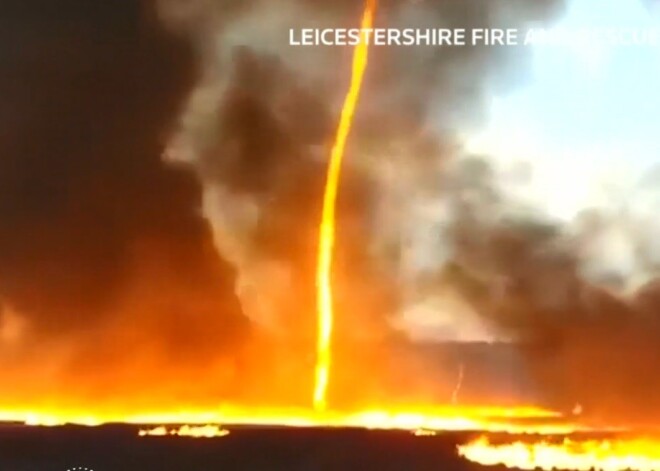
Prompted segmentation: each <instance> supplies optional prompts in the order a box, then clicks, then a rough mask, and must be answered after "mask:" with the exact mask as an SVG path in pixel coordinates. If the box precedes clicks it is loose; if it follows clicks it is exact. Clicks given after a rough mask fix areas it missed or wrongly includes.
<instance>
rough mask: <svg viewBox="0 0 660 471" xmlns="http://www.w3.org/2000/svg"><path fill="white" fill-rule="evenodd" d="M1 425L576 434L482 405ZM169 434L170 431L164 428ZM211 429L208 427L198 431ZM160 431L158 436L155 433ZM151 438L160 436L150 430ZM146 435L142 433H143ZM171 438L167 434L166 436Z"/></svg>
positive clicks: (37, 417)
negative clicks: (264, 427) (128, 424)
mask: <svg viewBox="0 0 660 471" xmlns="http://www.w3.org/2000/svg"><path fill="white" fill-rule="evenodd" d="M0 421H12V422H23V423H26V424H29V425H41V426H46V425H48V426H53V425H62V424H66V423H74V424H81V425H90V426H91V425H101V424H103V423H109V422H115V423H116V422H123V423H132V424H138V425H139V424H143V425H144V424H153V425H157V426H163V424H188V425H197V426H219V425H221V424H223V425H266V426H270V425H276V426H287V427H361V428H367V429H374V430H408V431H411V432H415V431H420V430H423V431H424V433H426V432H430V431H443V430H447V431H456V430H484V431H490V432H509V433H538V434H548V435H555V434H566V433H570V432H573V431H575V430H581V429H583V427H580V426H579V425H577V424H574V423H571V422H569V421H566V420H564V418H563V417H561V416H559V415H557V414H555V413H553V412H549V411H545V410H542V409H537V408H534V407H517V408H500V407H487V406H484V407H481V406H460V407H456V406H429V407H412V406H411V407H409V408H405V409H404V408H402V409H394V410H392V409H390V408H372V409H367V410H362V411H344V412H340V411H326V412H322V413H320V412H318V411H313V410H310V409H304V408H242V407H229V406H228V407H223V408H220V409H218V410H216V411H213V412H209V411H198V410H187V411H186V410H182V411H178V412H151V413H140V414H134V413H133V414H131V413H123V414H122V413H119V412H116V413H107V414H106V415H104V416H94V417H90V416H87V415H85V414H82V413H78V412H76V411H66V412H65V411H62V410H58V411H56V412H42V413H35V412H21V411H15V412H11V413H9V412H4V413H3V412H0ZM167 430H170V429H167ZM200 430H210V429H200ZM159 431H160V432H159ZM152 432H153V433H149V435H155V434H158V433H161V432H162V429H160V428H159V427H157V428H156V429H152ZM145 434H146V432H145ZM167 434H169V435H171V433H169V432H168V433H167Z"/></svg>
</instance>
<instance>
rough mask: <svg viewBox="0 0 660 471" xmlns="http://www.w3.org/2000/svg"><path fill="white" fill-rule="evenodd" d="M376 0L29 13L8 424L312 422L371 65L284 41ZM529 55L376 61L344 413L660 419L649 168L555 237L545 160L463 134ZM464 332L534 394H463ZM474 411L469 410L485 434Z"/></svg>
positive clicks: (10, 212) (496, 13)
mask: <svg viewBox="0 0 660 471" xmlns="http://www.w3.org/2000/svg"><path fill="white" fill-rule="evenodd" d="M361 7H362V6H361V5H357V4H356V3H355V2H348V1H345V2H321V3H312V2H306V1H294V0H278V1H273V2H265V1H261V2H257V1H254V2H221V1H217V2H210V1H209V2H207V1H203V0H199V1H190V2H179V1H176V0H163V1H161V2H158V3H157V4H146V3H145V4H138V3H135V2H130V1H127V0H121V1H118V2H113V3H112V4H110V3H108V4H107V5H105V4H104V5H100V6H99V5H94V6H92V5H89V2H83V1H76V0H64V1H63V2H59V5H58V6H57V7H54V6H52V5H50V4H49V3H47V2H43V3H42V2H39V1H36V0H32V1H27V2H26V1H23V2H18V1H9V2H7V5H5V6H4V7H3V8H4V9H5V11H4V14H3V15H2V19H0V22H2V23H3V25H2V29H1V31H2V32H1V33H0V34H1V35H2V36H3V39H5V40H4V41H2V44H4V46H2V48H1V49H0V57H2V64H3V65H2V67H3V68H4V71H3V73H2V74H1V76H0V89H1V90H2V96H3V97H4V100H3V106H2V108H1V110H0V122H2V126H0V128H1V129H2V131H0V151H1V154H0V155H1V156H2V157H0V188H1V190H0V299H1V302H2V311H1V314H0V369H1V371H2V376H3V383H2V386H0V403H1V404H2V407H0V409H3V410H5V411H6V412H5V413H3V414H4V416H5V417H8V418H26V417H27V418H29V417H35V416H36V417H37V418H38V417H39V416H40V415H43V416H46V417H52V418H53V419H54V420H55V421H57V420H70V419H71V418H72V417H76V418H83V419H85V418H87V419H89V421H90V422H98V421H105V420H106V419H107V418H109V417H111V418H112V419H113V420H127V419H128V418H135V417H144V416H145V415H149V414H153V415H158V414H160V415H159V417H160V419H161V420H159V419H155V421H156V422H165V420H162V419H163V418H166V417H176V414H178V413H184V412H190V413H191V417H192V418H194V417H197V419H198V420H197V421H200V422H208V421H209V420H207V418H208V414H211V416H212V417H215V416H213V414H214V413H215V412H216V411H218V410H220V409H221V408H222V407H229V406H228V405H231V407H234V408H238V409H239V410H238V412H235V414H237V415H240V416H242V417H252V418H253V419H254V416H256V419H257V420H259V419H261V420H268V417H259V412H258V411H263V410H270V408H277V409H279V410H292V409H290V408H293V410H300V409H301V408H302V409H304V408H307V407H309V405H310V398H311V391H312V389H313V386H314V383H313V381H314V378H313V372H314V363H315V353H316V352H315V341H316V338H315V332H316V317H315V290H314V274H315V268H316V249H317V246H316V244H317V232H318V222H319V220H320V217H321V200H322V197H323V187H324V177H325V167H326V164H327V156H328V155H329V150H330V147H331V145H332V136H333V132H334V129H335V126H336V116H337V115H338V112H339V110H340V107H341V104H342V100H343V97H344V93H345V91H346V90H345V89H346V86H347V82H348V80H349V65H350V58H351V53H352V51H349V50H344V49H341V48H321V49H318V48H294V47H290V46H288V45H286V40H287V38H288V36H287V35H286V34H285V33H284V32H286V31H288V28H291V27H293V28H296V27H303V26H309V25H310V24H314V25H315V26H316V25H318V26H326V25H327V26H338V25H340V26H353V25H356V24H357V22H358V21H359V17H360V14H361ZM565 8H566V5H563V4H560V3H559V2H551V1H543V2H534V4H533V5H531V4H530V2H514V1H511V0H509V1H507V2H503V1H493V0H490V1H476V0H475V1H462V2H452V1H443V2H437V3H433V4H431V3H430V2H397V1H383V2H382V3H381V4H380V5H379V10H378V16H377V18H376V22H377V23H378V24H382V25H389V26H396V27H404V26H415V27H425V26H429V27H437V26H438V25H443V26H447V27H467V28H469V27H487V26H497V27H506V26H523V25H526V24H535V23H536V22H550V21H553V20H556V19H557V18H560V17H561V16H562V15H563V14H564V13H565ZM15 44H18V45H20V47H14V46H12V45H15ZM531 56H532V53H531V52H530V51H529V50H523V49H519V48H416V49H414V50H411V49H397V48H390V49H385V48H376V49H373V50H372V51H371V56H370V62H369V67H368V70H367V72H366V76H365V81H364V83H363V87H362V93H361V98H360V104H359V107H358V109H357V112H356V115H355V121H354V123H353V130H352V134H351V140H350V141H349V143H348V147H347V151H346V161H345V165H344V169H343V170H344V173H343V176H342V181H341V186H340V193H339V200H338V207H337V220H336V227H337V231H338V233H337V236H338V240H337V245H336V248H335V252H334V261H335V264H334V266H333V283H334V287H335V291H334V293H335V298H334V299H335V327H336V328H335V331H334V337H333V347H334V351H333V370H332V379H331V383H330V385H329V389H328V401H329V404H331V407H333V408H336V409H337V410H350V411H370V410H376V411H381V412H382V411H385V412H387V411H404V412H405V411H406V410H417V411H419V414H420V415H421V416H425V415H432V414H430V412H429V411H430V410H432V407H431V406H430V405H431V404H447V403H450V402H451V401H452V400H454V401H459V402H460V403H463V402H469V403H471V404H479V403H481V404H483V403H486V404H500V405H501V404H502V403H504V404H505V405H508V406H514V405H516V406H520V405H526V404H528V403H534V404H537V405H540V406H543V407H544V408H547V409H553V410H554V409H557V410H562V411H570V410H572V409H574V408H575V406H576V404H579V405H580V407H579V409H580V410H581V413H580V416H581V418H580V420H575V419H574V418H571V421H572V422H573V421H577V422H588V423H598V424H604V425H609V424H616V425H630V424H640V423H643V422H646V423H647V424H649V423H650V424H654V423H657V421H658V417H657V415H658V413H659V411H660V407H659V404H658V397H659V396H658V395H657V393H656V390H657V387H658V384H657V383H658V380H657V378H658V375H657V366H656V365H657V362H658V360H660V347H659V346H658V343H657V338H658V332H659V328H660V318H659V317H658V307H659V303H660V300H659V299H660V298H658V296H659V294H658V285H657V283H656V282H655V276H656V270H657V260H656V258H657V253H658V252H657V248H656V240H658V239H657V238H656V237H655V235H656V229H657V228H656V224H655V223H654V221H653V217H652V215H653V209H655V208H656V207H657V199H656V190H655V187H656V186H657V185H655V184H654V183H655V173H654V172H653V171H649V172H646V173H644V175H643V178H641V180H640V181H639V183H635V185H634V188H633V189H634V190H635V191H634V192H633V193H631V195H632V196H631V197H630V198H628V199H624V201H623V203H621V202H619V201H617V202H616V204H610V202H609V201H606V202H605V203H603V202H602V201H598V202H597V203H598V204H595V203H594V204H592V202H591V201H587V202H583V203H581V204H580V207H578V208H577V209H578V210H579V211H576V212H575V214H571V215H570V217H564V218H558V217H556V214H554V213H553V212H552V211H549V210H548V208H547V207H546V206H544V205H543V204H539V203H538V201H536V200H534V199H533V198H529V197H528V196H529V195H528V194H526V193H525V191H526V190H529V185H532V184H533V182H534V179H533V178H532V176H533V174H534V171H535V170H538V169H537V168H536V167H535V165H536V161H535V160H534V159H529V160H528V161H526V160H524V159H523V161H521V162H518V163H519V165H518V166H517V167H515V168H514V170H516V171H515V172H512V171H508V172H505V171H503V169H502V167H501V165H500V162H499V161H498V160H497V159H495V158H494V157H492V156H491V155H490V154H489V153H488V149H486V150H485V151H482V152H480V153H476V152H474V151H472V150H471V149H470V146H469V145H468V142H466V140H467V139H466V138H465V136H466V135H470V134H471V133H475V134H476V133H477V130H478V129H480V128H481V127H483V126H486V125H487V122H488V104H489V101H490V99H491V97H492V96H494V95H501V94H504V93H505V92H510V91H512V90H516V89H517V88H519V87H522V86H523V85H524V83H525V82H526V80H531V79H530V77H528V73H529V70H530V69H531V62H532V57H531ZM564 162H565V163H564V166H565V168H564V171H565V172H566V174H573V173H577V168H578V167H580V166H579V162H578V161H570V160H569V161H564ZM573 165H575V167H576V168H575V169H574V168H573ZM603 165H605V164H603ZM580 168H581V167H580ZM508 170H510V169H508ZM587 177H589V174H587ZM521 181H522V183H523V184H522V185H520V188H522V189H519V187H518V186H516V185H518V184H519V183H520V182H521ZM589 182H590V181H589V180H588V179H587V180H584V181H578V182H577V183H575V182H573V183H572V184H575V185H589ZM526 184H528V186H525V185H526ZM511 188H515V189H516V190H519V191H510V190H511ZM562 190H564V189H563V188H557V191H562ZM565 191H568V189H566V190H565ZM521 192H522V193H521ZM465 341H489V342H506V343H508V344H510V347H508V348H511V349H512V350H513V352H514V353H513V354H512V356H511V357H510V358H513V360H512V361H513V364H514V365H515V368H513V369H512V371H511V372H510V375H508V376H507V377H506V378H503V379H500V381H505V382H508V383H510V384H513V385H514V387H512V389H513V390H514V391H515V390H518V389H524V391H525V392H524V394H511V395H508V396H507V395H501V396H498V397H493V394H491V390H492V389H493V388H492V384H479V382H478V381H474V380H473V379H471V378H472V374H473V373H471V371H472V370H471V368H470V367H469V366H468V368H467V369H466V371H465V381H464V384H463V385H462V388H461V390H460V392H459V393H458V395H456V394H454V392H455V391H456V386H457V384H456V383H457V379H458V377H459V376H458V375H457V372H458V371H462V370H461V368H462V367H461V365H463V364H467V363H469V361H468V360H466V359H465V358H461V357H457V358H456V361H455V362H454V364H453V365H452V366H451V367H444V366H445V365H446V364H447V362H446V359H447V358H453V355H454V354H453V350H452V349H451V348H450V347H449V346H447V342H465ZM429 344H434V345H436V346H435V347H434V348H428V345H429ZM443 345H445V347H444V348H443ZM429 352H433V353H429ZM438 365H442V366H443V367H442V368H440V367H438ZM475 368H478V367H475ZM460 377H461V378H462V375H461V376H460ZM356 384H359V385H360V386H359V387H356ZM523 385H524V387H523ZM457 398H458V399H457ZM465 405H466V409H459V408H455V409H453V412H450V413H448V414H449V415H450V416H451V415H452V414H454V415H458V416H468V417H467V418H468V419H469V418H470V416H471V415H473V414H474V411H473V409H470V407H469V405H470V404H465ZM392 413H394V412H392ZM443 413H444V414H447V410H444V412H443ZM167 414H173V415H169V416H168V415H167ZM204 414H207V415H206V416H205V415H204ZM265 415H271V416H272V415H276V416H277V414H276V413H268V414H265ZM286 415H287V414H286V413H285V416H286ZM303 415H305V413H303ZM220 418H222V417H220ZM280 418H281V417H280ZM289 418H291V417H289ZM464 418H465V417H464ZM293 419H296V417H295V414H294V417H293ZM37 421H38V420H37ZM174 421H176V420H174ZM390 425H391V423H390ZM413 425H414V426H412V428H415V426H417V425H419V423H415V424H413ZM484 427H485V428H487V426H486V425H484ZM530 427H531V426H530Z"/></svg>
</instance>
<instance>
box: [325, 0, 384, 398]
mask: <svg viewBox="0 0 660 471" xmlns="http://www.w3.org/2000/svg"><path fill="white" fill-rule="evenodd" d="M376 4H377V0H366V3H365V7H364V13H363V14H362V22H361V28H362V31H365V30H368V29H371V28H372V25H373V18H374V13H375V10H376ZM368 50H369V43H368V40H367V39H366V38H365V36H364V35H363V36H362V38H361V40H360V42H359V43H358V44H357V45H356V46H355V51H354V53H353V68H352V76H351V84H350V87H349V89H348V93H347V94H346V99H345V100H344V106H343V107H342V110H341V117H340V119H339V126H338V128H337V134H336V137H335V142H334V144H333V146H332V152H331V154H330V162H329V164H328V173H327V178H326V185H325V192H324V195H323V211H322V216H321V224H320V228H319V245H318V259H317V265H316V297H317V301H316V302H317V306H316V310H317V319H318V325H317V345H316V368H315V378H314V379H315V382H314V408H315V409H316V410H317V411H323V410H325V408H326V405H327V398H326V396H327V389H328V382H329V378H330V366H331V363H332V348H331V341H332V330H333V321H334V314H333V296H332V281H331V273H332V255H333V248H334V243H335V210H336V202H337V191H338V188H339V176H340V172H341V163H342V159H343V156H344V149H345V147H346V140H347V138H348V134H349V132H350V129H351V123H352V121H353V115H354V114H355V108H356V105H357V101H358V98H359V96H360V88H361V86H362V77H363V76H364V72H365V70H366V68H367V56H368Z"/></svg>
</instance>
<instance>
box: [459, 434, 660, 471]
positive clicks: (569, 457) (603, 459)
mask: <svg viewBox="0 0 660 471" xmlns="http://www.w3.org/2000/svg"><path fill="white" fill-rule="evenodd" d="M458 451H459V453H460V454H461V456H463V457H465V458H467V459H468V460H470V461H473V462H475V463H479V464H482V465H486V466H494V465H504V466H506V467H509V468H517V469H530V470H532V469H542V470H554V469H557V470H559V469H565V470H575V471H582V470H596V471H624V470H635V471H658V470H660V438H616V439H609V440H584V441H579V440H572V439H568V438H567V439H564V441H563V442H561V443H551V442H548V441H541V442H535V443H526V442H522V441H518V442H515V443H506V444H493V443H491V442H490V441H489V440H488V438H487V437H481V438H479V439H477V440H476V441H474V442H472V443H470V444H468V445H464V446H459V448H458Z"/></svg>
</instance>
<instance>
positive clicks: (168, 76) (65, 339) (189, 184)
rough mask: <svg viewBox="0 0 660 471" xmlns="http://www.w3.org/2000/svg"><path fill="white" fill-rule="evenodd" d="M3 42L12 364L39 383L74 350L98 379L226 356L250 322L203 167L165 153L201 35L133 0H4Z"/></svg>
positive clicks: (1, 279) (4, 213)
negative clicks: (175, 163) (189, 168)
mask: <svg viewBox="0 0 660 471" xmlns="http://www.w3.org/2000/svg"><path fill="white" fill-rule="evenodd" d="M0 40H1V42H2V47H1V48H0V63H1V64H2V65H1V66H0V67H1V69H2V73H0V96H2V97H3V98H2V101H3V106H2V107H1V109H0V129H1V131H0V155H1V157H0V300H1V301H2V304H3V305H4V306H5V312H9V311H11V312H13V313H16V316H18V318H19V319H20V325H21V326H22V327H21V329H20V335H17V336H16V339H15V340H16V341H15V342H14V343H11V344H9V343H7V344H5V345H3V344H2V343H0V365H4V368H5V369H6V370H7V371H9V365H10V364H11V365H12V366H13V367H15V368H17V370H19V371H21V373H24V375H25V376H27V377H30V376H33V377H34V376H35V375H39V374H40V373H39V372H38V370H35V371H34V372H33V373H32V375H31V370H30V365H31V363H30V361H31V360H30V359H31V358H34V357H39V349H40V348H44V349H46V350H49V351H51V348H52V349H53V350H52V351H53V352H57V351H59V350H58V348H60V346H61V347H62V348H66V351H67V354H66V358H67V360H65V361H63V362H62V363H63V364H60V365H59V366H58V367H57V368H61V369H62V370H63V371H67V370H70V371H71V374H73V375H74V378H77V380H76V381H77V382H78V383H79V384H81V385H82V386H81V388H83V389H84V388H85V387H86V385H87V384H89V385H90V386H93V384H94V382H95V381H96V378H93V379H92V378H90V380H89V381H88V382H86V378H87V376H88V375H89V376H93V375H97V374H99V370H106V369H107V370H108V371H106V372H104V373H103V374H105V375H107V376H108V377H112V374H113V373H112V372H113V371H115V370H117V371H118V373H117V374H118V375H121V371H123V370H124V369H131V368H133V367H135V366H136V364H137V363H136V362H135V359H136V358H141V356H142V355H143V354H145V352H152V353H147V354H153V352H154V351H155V352H161V353H160V356H161V358H163V359H165V361H166V363H168V364H170V365H176V364H177V363H178V362H183V363H186V362H188V361H189V360H194V362H206V363H207V362H210V361H213V360H214V359H216V358H217V357H218V354H219V353H220V352H226V351H227V349H228V348H229V347H230V346H233V345H235V344H236V342H237V341H238V339H239V338H240V337H242V336H243V334H244V332H245V325H246V321H245V318H244V317H243V315H242V313H241V310H240V307H239V305H238V303H237V300H236V298H235V295H234V292H233V289H234V288H233V282H234V273H233V269H232V268H231V267H229V266H228V265H227V264H226V263H225V262H223V261H222V260H221V259H220V258H219V257H218V256H217V254H216V252H215V250H214V248H213V245H212V237H211V233H210V231H209V229H208V226H207V224H206V222H205V221H204V220H203V218H202V216H201V215H200V208H201V198H200V190H199V186H198V184H197V182H195V180H194V177H192V176H191V175H189V174H188V173H187V172H184V171H181V170H175V169H172V168H169V167H168V166H166V165H165V164H164V163H163V162H162V157H161V156H162V153H163V150H164V148H165V144H166V142H167V139H168V136H169V134H170V133H171V131H172V130H173V126H174V124H175V123H176V119H177V116H178V115H179V113H180V111H181V109H182V106H183V104H184V100H185V98H186V96H187V95H188V93H189V90H190V88H191V87H192V85H193V83H194V80H195V79H196V77H197V70H198V68H197V65H196V63H195V57H194V54H193V53H192V51H191V49H190V47H189V45H188V44H187V43H186V42H185V41H182V40H180V39H176V38H173V37H172V36H171V35H169V34H168V33H165V32H164V30H163V28H162V27H161V25H160V24H158V22H157V21H156V18H155V15H154V12H153V11H152V10H151V8H149V7H147V6H146V5H144V4H142V3H141V2H137V1H131V0H121V1H115V2H100V3H99V2H87V1H84V0H65V1H62V2H57V4H55V3H53V2H48V1H37V0H34V1H9V2H4V3H3V5H2V15H1V19H0ZM10 324H12V322H10V319H9V316H8V315H4V316H3V315H2V314H0V330H2V329H3V328H5V327H6V330H9V327H8V326H10ZM54 356H56V355H55V354H54ZM21 359H22V360H21ZM51 359H52V358H45V359H41V362H42V364H47V363H48V362H49V361H50V360H51ZM16 365H18V367H16ZM67 365H68V366H67ZM165 377H167V374H163V376H162V377H161V378H165ZM21 385H22V383H21V382H20V381H16V383H15V388H14V390H13V391H5V392H6V393H7V394H9V395H12V394H15V395H17V396H19V397H20V393H21V390H22V386H21ZM54 387H55V386H54ZM126 389H130V386H127V388H126ZM23 392H24V393H25V394H26V397H27V395H29V392H25V391H23ZM32 392H33V393H36V392H37V391H32ZM42 392H43V393H44V395H47V392H45V391H42Z"/></svg>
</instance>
